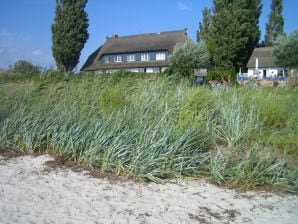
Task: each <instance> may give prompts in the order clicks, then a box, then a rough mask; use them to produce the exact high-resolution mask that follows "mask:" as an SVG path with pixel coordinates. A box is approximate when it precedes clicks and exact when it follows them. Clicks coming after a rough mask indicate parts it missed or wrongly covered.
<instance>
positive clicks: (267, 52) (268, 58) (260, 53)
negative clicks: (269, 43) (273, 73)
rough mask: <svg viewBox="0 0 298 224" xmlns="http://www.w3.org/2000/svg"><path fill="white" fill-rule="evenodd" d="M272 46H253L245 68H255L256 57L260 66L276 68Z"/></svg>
mask: <svg viewBox="0 0 298 224" xmlns="http://www.w3.org/2000/svg"><path fill="white" fill-rule="evenodd" d="M272 53H273V47H260V48H255V49H254V51H253V52H252V55H251V56H250V58H249V61H248V62H247V65H246V67H247V68H255V67H256V58H258V60H259V67H260V68H276V67H277V66H276V65H275V64H274V62H273V57H272Z"/></svg>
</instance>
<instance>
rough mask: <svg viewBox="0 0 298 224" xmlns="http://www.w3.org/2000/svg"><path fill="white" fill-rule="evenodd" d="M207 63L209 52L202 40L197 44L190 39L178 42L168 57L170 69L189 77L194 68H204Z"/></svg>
mask: <svg viewBox="0 0 298 224" xmlns="http://www.w3.org/2000/svg"><path fill="white" fill-rule="evenodd" d="M208 65H209V54H208V50H207V47H206V44H205V42H203V41H200V43H198V44H195V43H193V42H192V41H186V42H185V43H183V44H178V45H177V46H176V47H175V50H174V53H173V55H172V56H171V58H170V70H171V71H175V72H176V73H178V74H179V75H182V76H183V77H190V76H191V75H192V74H193V70H194V69H197V68H206V67H208Z"/></svg>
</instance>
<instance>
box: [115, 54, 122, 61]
mask: <svg viewBox="0 0 298 224" xmlns="http://www.w3.org/2000/svg"><path fill="white" fill-rule="evenodd" d="M114 62H122V57H121V56H119V55H117V56H115V57H114Z"/></svg>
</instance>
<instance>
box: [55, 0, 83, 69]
mask: <svg viewBox="0 0 298 224" xmlns="http://www.w3.org/2000/svg"><path fill="white" fill-rule="evenodd" d="M87 1H88V0H56V11H55V19H54V23H53V24H52V54H53V57H54V58H55V61H56V65H57V69H58V70H59V71H62V72H71V71H72V70H73V69H74V68H75V67H76V65H77V64H78V63H79V58H80V55H81V50H82V49H83V47H84V45H85V43H86V41H87V39H88V37H89V34H88V30H87V28H88V26H89V24H88V15H87V13H86V12H85V10H84V9H85V6H86V4H87Z"/></svg>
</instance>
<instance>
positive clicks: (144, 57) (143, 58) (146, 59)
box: [141, 54, 150, 61]
mask: <svg viewBox="0 0 298 224" xmlns="http://www.w3.org/2000/svg"><path fill="white" fill-rule="evenodd" d="M141 61H150V55H149V54H141Z"/></svg>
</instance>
